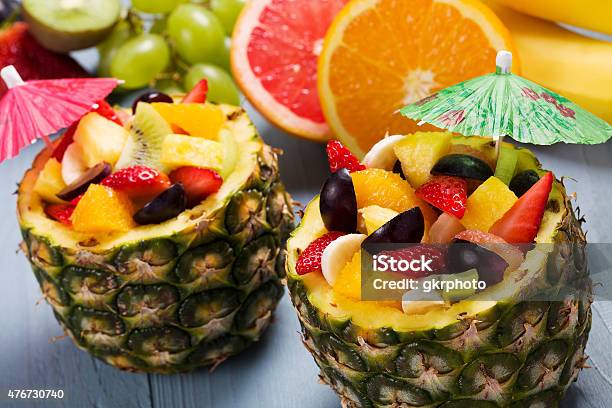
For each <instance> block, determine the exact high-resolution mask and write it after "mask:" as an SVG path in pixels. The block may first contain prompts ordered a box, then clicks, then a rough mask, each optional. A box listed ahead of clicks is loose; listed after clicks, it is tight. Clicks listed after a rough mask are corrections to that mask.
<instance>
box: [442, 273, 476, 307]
mask: <svg viewBox="0 0 612 408" xmlns="http://www.w3.org/2000/svg"><path fill="white" fill-rule="evenodd" d="M437 278H438V280H439V281H443V282H444V281H445V282H449V283H452V284H453V286H454V287H453V288H452V289H448V290H442V291H440V294H441V295H442V298H444V300H446V301H449V302H457V301H460V300H463V299H466V298H468V297H470V296H472V295H473V294H474V293H476V288H475V287H474V285H473V284H472V283H473V282H474V281H476V282H478V280H479V277H478V271H477V270H476V269H470V270H468V271H465V272H461V273H456V274H452V275H438V276H437ZM445 287H447V286H445Z"/></svg>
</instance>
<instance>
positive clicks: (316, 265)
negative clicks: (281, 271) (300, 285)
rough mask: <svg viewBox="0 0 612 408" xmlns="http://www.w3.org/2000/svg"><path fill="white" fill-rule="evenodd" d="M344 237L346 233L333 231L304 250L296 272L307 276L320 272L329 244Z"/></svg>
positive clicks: (299, 258)
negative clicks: (324, 253)
mask: <svg viewBox="0 0 612 408" xmlns="http://www.w3.org/2000/svg"><path fill="white" fill-rule="evenodd" d="M343 235H346V233H344V232H338V231H331V232H328V233H327V234H325V235H323V236H321V237H319V238H317V239H315V240H314V241H312V242H311V243H310V244H308V246H307V247H306V249H304V250H303V251H302V253H300V256H299V257H298V261H297V264H296V266H295V271H296V272H297V274H298V275H306V274H307V273H311V272H320V271H321V257H322V256H323V251H324V250H325V248H327V246H328V245H329V244H331V243H332V242H333V241H335V240H336V239H338V238H339V237H341V236H343Z"/></svg>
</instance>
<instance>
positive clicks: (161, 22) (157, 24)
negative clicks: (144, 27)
mask: <svg viewBox="0 0 612 408" xmlns="http://www.w3.org/2000/svg"><path fill="white" fill-rule="evenodd" d="M167 28H168V19H167V18H166V17H164V18H156V19H155V21H153V24H152V25H151V29H150V30H149V32H151V33H153V34H162V35H163V34H164V33H165V32H166V29H167Z"/></svg>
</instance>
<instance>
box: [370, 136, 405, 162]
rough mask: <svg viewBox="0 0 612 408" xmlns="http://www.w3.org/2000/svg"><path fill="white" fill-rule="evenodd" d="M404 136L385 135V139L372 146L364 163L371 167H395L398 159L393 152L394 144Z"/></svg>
mask: <svg viewBox="0 0 612 408" xmlns="http://www.w3.org/2000/svg"><path fill="white" fill-rule="evenodd" d="M403 138H404V136H402V135H393V136H385V138H384V139H382V140H380V141H379V142H378V143H376V144H375V145H374V146H372V148H371V149H370V151H369V152H368V153H367V154H366V155H365V157H364V158H363V164H364V165H365V166H366V167H367V168H370V169H384V170H391V169H393V165H394V164H395V162H396V161H397V157H395V153H394V152H393V145H395V144H396V143H397V142H399V141H400V140H402V139H403Z"/></svg>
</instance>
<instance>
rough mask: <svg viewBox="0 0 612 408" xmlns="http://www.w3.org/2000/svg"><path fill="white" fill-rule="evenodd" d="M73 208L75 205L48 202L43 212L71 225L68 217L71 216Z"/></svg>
mask: <svg viewBox="0 0 612 408" xmlns="http://www.w3.org/2000/svg"><path fill="white" fill-rule="evenodd" d="M74 209H75V206H73V205H71V204H49V205H48V206H46V207H45V214H47V216H48V217H49V218H52V219H54V220H56V221H59V222H61V223H62V224H64V225H67V226H69V227H71V226H72V221H70V217H72V213H73V212H74Z"/></svg>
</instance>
